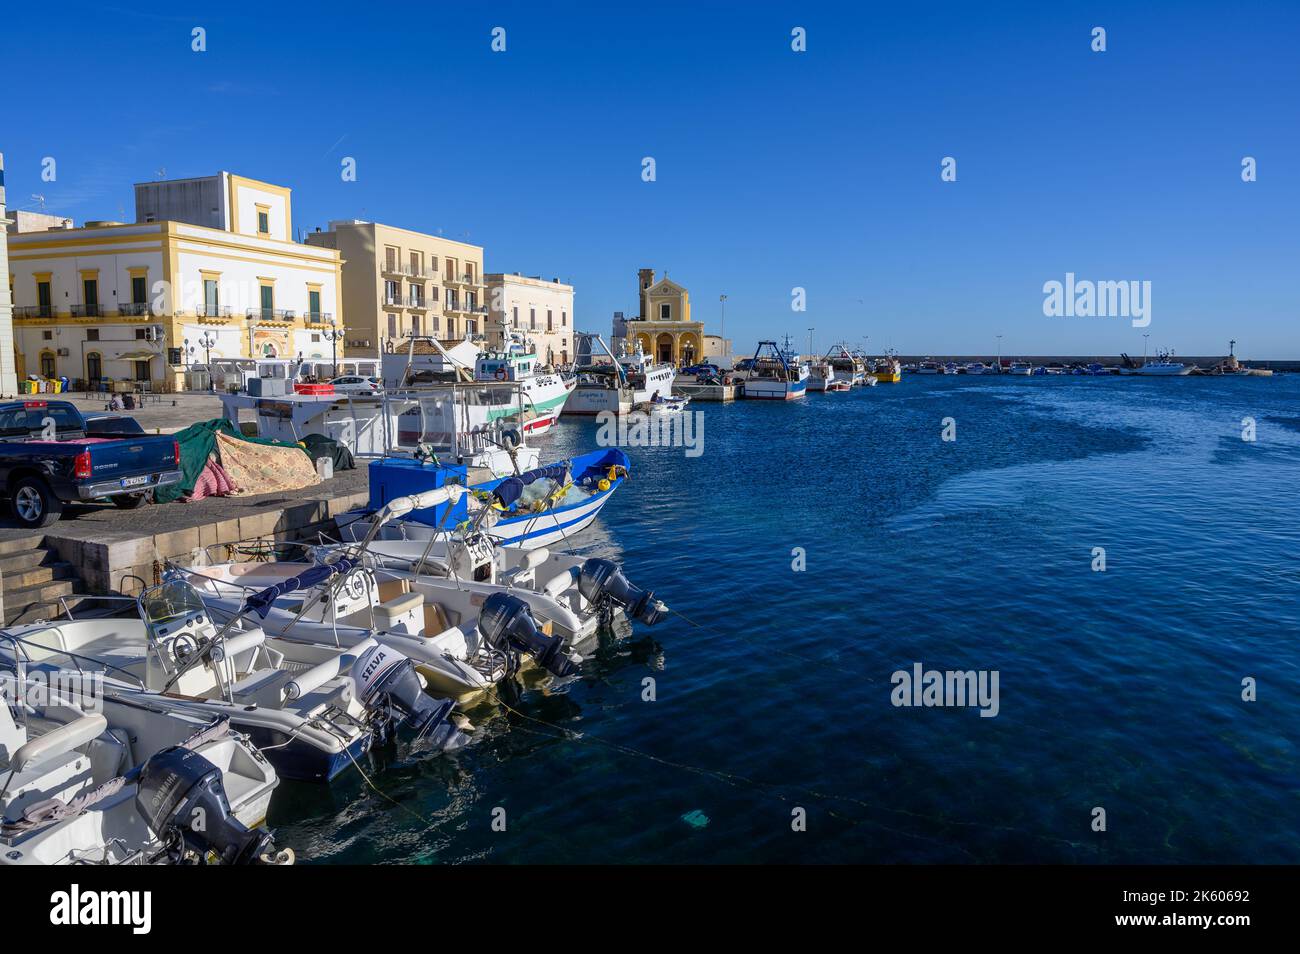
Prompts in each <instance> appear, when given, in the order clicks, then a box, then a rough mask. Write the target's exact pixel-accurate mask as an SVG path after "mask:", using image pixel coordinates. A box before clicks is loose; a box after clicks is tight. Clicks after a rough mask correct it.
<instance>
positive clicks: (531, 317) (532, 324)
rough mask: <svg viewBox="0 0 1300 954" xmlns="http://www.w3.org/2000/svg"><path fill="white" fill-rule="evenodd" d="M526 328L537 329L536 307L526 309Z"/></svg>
mask: <svg viewBox="0 0 1300 954" xmlns="http://www.w3.org/2000/svg"><path fill="white" fill-rule="evenodd" d="M528 328H529V330H530V331H536V330H537V309H536V308H529V309H528Z"/></svg>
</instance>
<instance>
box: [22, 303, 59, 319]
mask: <svg viewBox="0 0 1300 954" xmlns="http://www.w3.org/2000/svg"><path fill="white" fill-rule="evenodd" d="M14 317H15V318H53V317H54V307H53V306H52V305H16V306H14Z"/></svg>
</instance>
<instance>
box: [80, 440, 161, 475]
mask: <svg viewBox="0 0 1300 954" xmlns="http://www.w3.org/2000/svg"><path fill="white" fill-rule="evenodd" d="M86 449H87V450H89V451H90V479H91V480H92V481H94V482H95V483H100V482H101V481H108V480H117V481H121V482H123V483H122V486H123V487H129V486H133V485H137V484H138V485H142V486H147V485H148V484H149V480H148V477H149V475H151V474H158V473H162V472H165V471H174V470H177V469H178V465H177V463H176V441H175V439H174V438H172V437H162V436H158V437H153V436H145V435H140V436H139V437H132V438H128V439H126V440H98V441H96V440H90V441H87V442H86Z"/></svg>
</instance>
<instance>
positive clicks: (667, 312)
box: [659, 302, 673, 321]
mask: <svg viewBox="0 0 1300 954" xmlns="http://www.w3.org/2000/svg"><path fill="white" fill-rule="evenodd" d="M672 317H673V306H672V305H670V304H668V303H667V302H664V303H663V304H662V305H660V306H659V320H660V321H669V320H670V319H671V318H672Z"/></svg>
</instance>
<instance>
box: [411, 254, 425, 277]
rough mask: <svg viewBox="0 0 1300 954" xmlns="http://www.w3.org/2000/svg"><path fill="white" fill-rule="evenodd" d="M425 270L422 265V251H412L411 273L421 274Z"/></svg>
mask: <svg viewBox="0 0 1300 954" xmlns="http://www.w3.org/2000/svg"><path fill="white" fill-rule="evenodd" d="M423 271H424V269H423V268H422V267H421V265H420V253H419V252H412V253H411V274H412V275H419V274H421V273H422V272H423Z"/></svg>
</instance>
